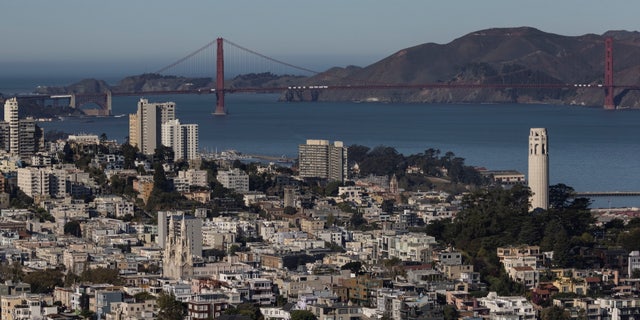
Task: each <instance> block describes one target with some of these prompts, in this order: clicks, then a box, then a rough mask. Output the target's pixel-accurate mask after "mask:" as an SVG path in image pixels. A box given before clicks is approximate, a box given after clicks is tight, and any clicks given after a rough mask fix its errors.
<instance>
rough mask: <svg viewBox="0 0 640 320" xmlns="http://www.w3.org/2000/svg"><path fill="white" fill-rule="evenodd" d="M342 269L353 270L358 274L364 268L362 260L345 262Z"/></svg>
mask: <svg viewBox="0 0 640 320" xmlns="http://www.w3.org/2000/svg"><path fill="white" fill-rule="evenodd" d="M340 270H351V272H352V273H355V274H358V273H359V272H360V271H361V270H362V262H360V261H352V262H348V263H345V264H344V265H343V266H342V267H340Z"/></svg>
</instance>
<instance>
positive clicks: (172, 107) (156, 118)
mask: <svg viewBox="0 0 640 320" xmlns="http://www.w3.org/2000/svg"><path fill="white" fill-rule="evenodd" d="M175 118H176V104H175V103H173V102H162V103H153V102H149V100H147V99H140V101H138V111H137V113H135V114H130V115H129V144H130V145H132V146H134V147H138V150H140V152H142V153H143V154H146V155H152V154H153V153H154V152H155V149H156V148H157V147H159V146H160V145H161V136H162V124H163V123H165V122H168V121H171V120H174V119H175Z"/></svg>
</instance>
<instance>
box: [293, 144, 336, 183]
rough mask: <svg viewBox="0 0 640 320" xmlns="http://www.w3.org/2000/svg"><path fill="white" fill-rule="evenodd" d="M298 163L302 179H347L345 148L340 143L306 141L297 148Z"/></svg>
mask: <svg viewBox="0 0 640 320" xmlns="http://www.w3.org/2000/svg"><path fill="white" fill-rule="evenodd" d="M298 163H299V170H300V177H302V178H320V179H328V180H331V181H345V180H346V179H347V169H348V163H347V148H346V147H345V146H344V145H343V143H342V141H335V142H334V143H333V144H330V143H329V141H328V140H307V143H306V144H301V145H299V146H298Z"/></svg>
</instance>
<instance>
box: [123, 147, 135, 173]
mask: <svg viewBox="0 0 640 320" xmlns="http://www.w3.org/2000/svg"><path fill="white" fill-rule="evenodd" d="M120 151H121V152H122V156H123V157H124V164H123V167H124V168H125V169H134V168H135V167H136V166H135V162H136V156H137V155H138V148H136V147H134V146H132V145H130V144H128V143H124V144H122V146H120Z"/></svg>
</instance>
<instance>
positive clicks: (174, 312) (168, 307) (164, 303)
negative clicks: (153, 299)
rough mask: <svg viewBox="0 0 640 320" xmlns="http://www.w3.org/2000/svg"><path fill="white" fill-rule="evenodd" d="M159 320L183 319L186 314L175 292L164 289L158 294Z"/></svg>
mask: <svg viewBox="0 0 640 320" xmlns="http://www.w3.org/2000/svg"><path fill="white" fill-rule="evenodd" d="M157 302H158V320H181V319H183V317H184V316H185V315H186V312H185V309H184V307H183V306H182V303H181V302H180V301H178V300H177V299H176V296H175V295H174V294H173V293H169V294H167V293H165V292H164V291H163V292H161V293H160V294H159V295H158V300H157Z"/></svg>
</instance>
